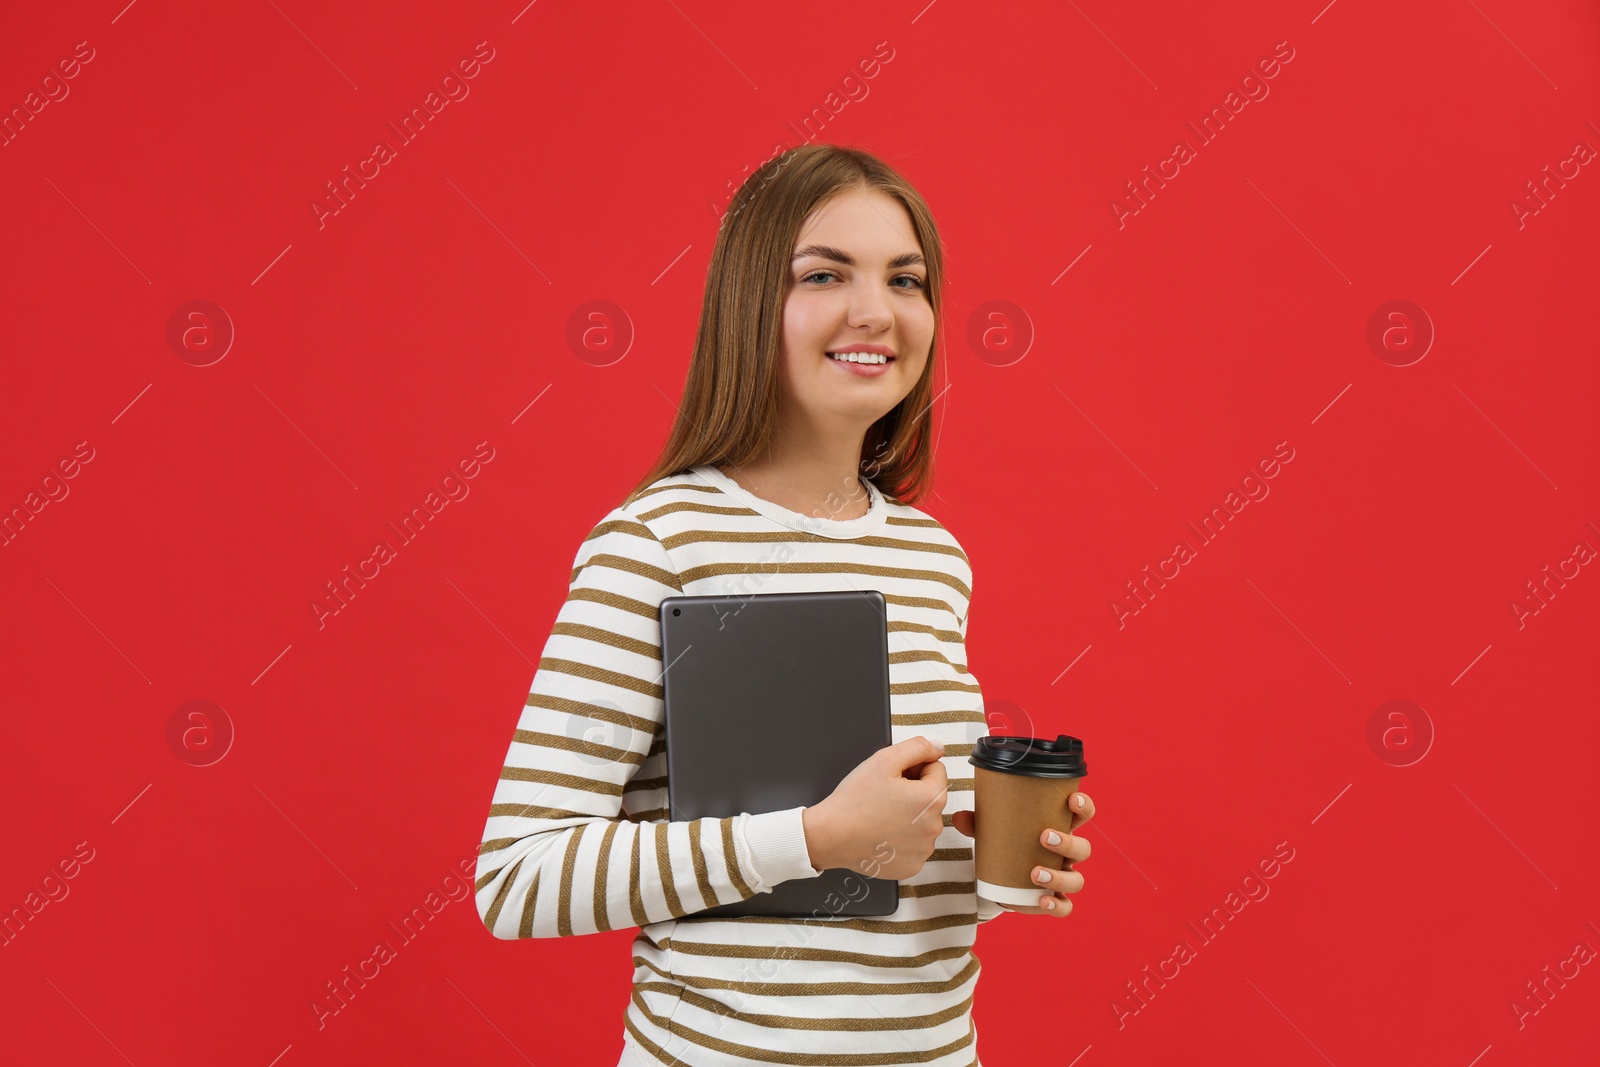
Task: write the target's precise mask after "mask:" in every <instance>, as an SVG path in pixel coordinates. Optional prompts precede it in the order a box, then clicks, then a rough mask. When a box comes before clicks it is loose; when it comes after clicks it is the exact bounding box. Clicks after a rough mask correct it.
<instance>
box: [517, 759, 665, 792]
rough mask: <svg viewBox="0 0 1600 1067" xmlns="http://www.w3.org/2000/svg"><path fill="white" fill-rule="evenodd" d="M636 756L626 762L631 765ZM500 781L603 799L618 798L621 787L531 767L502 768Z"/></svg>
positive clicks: (576, 775) (614, 783) (575, 775)
mask: <svg viewBox="0 0 1600 1067" xmlns="http://www.w3.org/2000/svg"><path fill="white" fill-rule="evenodd" d="M637 758H638V757H637V756H635V757H634V759H632V760H628V761H626V762H629V763H632V762H634V761H635V760H637ZM500 780H501V781H503V782H540V783H543V784H545V785H558V786H560V787H561V788H563V789H575V790H578V791H579V792H583V793H594V794H596V795H598V796H603V797H620V796H621V795H622V786H621V785H619V784H618V783H616V782H605V781H600V780H599V779H595V778H585V777H583V776H582V775H578V774H563V773H561V772H560V771H541V770H535V769H534V768H532V767H502V768H500Z"/></svg>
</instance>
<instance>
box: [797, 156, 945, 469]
mask: <svg viewBox="0 0 1600 1067" xmlns="http://www.w3.org/2000/svg"><path fill="white" fill-rule="evenodd" d="M795 250H796V255H795V258H794V259H793V261H792V262H791V263H790V271H789V290H788V293H787V294H786V296H785V298H784V304H783V341H782V345H781V350H780V375H779V377H780V379H781V381H782V400H781V404H780V408H781V415H780V418H781V420H782V422H783V423H784V425H785V426H786V428H791V429H793V430H794V431H796V432H798V433H800V434H801V435H802V436H803V437H805V438H810V439H813V440H828V439H833V438H835V437H836V436H838V437H854V438H856V439H858V440H859V439H860V438H861V437H862V436H863V435H864V434H865V433H866V431H867V429H868V428H870V427H871V426H872V424H873V423H874V422H876V421H877V420H878V419H880V418H882V417H883V416H884V415H886V414H888V413H889V412H890V411H892V410H893V409H894V406H895V405H896V404H898V403H900V401H901V400H903V399H905V397H906V395H907V394H908V393H910V392H911V389H912V387H913V386H915V385H916V383H917V381H918V379H919V378H920V377H921V376H922V371H923V368H924V367H926V366H927V363H928V355H929V351H930V349H931V346H932V342H933V327H934V322H933V305H932V304H930V303H929V302H928V296H927V291H926V286H927V284H928V269H927V267H926V266H925V265H924V264H923V262H922V246H921V245H920V244H919V243H918V241H917V236H916V230H915V228H914V227H913V226H912V223H911V216H910V215H909V214H908V213H907V212H906V209H905V208H904V207H902V206H901V204H900V202H899V201H898V200H896V199H895V198H894V197H892V196H889V195H888V194H886V193H882V192H879V191H877V190H875V189H874V190H868V189H864V188H860V187H856V188H851V189H847V190H845V191H844V192H842V193H840V194H838V195H837V196H835V197H833V198H832V199H830V200H826V201H824V202H823V203H821V204H819V205H818V206H817V208H816V209H815V210H814V211H813V212H812V214H811V216H810V217H809V218H808V219H807V220H806V222H805V224H804V225H803V226H801V228H800V235H799V238H798V240H797V241H796V242H795ZM863 350H866V351H885V352H888V353H892V354H893V356H894V358H893V359H892V360H891V361H890V362H889V363H888V364H887V365H886V366H882V367H875V366H864V368H863V369H865V370H867V371H869V372H871V373H861V371H860V369H858V368H857V365H855V364H850V363H841V362H838V361H836V360H834V359H832V358H830V357H829V356H828V353H829V352H861V351H863Z"/></svg>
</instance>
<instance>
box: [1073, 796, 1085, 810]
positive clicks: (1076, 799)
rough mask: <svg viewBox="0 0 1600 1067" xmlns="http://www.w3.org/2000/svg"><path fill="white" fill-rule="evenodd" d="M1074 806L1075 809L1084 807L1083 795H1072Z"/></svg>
mask: <svg viewBox="0 0 1600 1067" xmlns="http://www.w3.org/2000/svg"><path fill="white" fill-rule="evenodd" d="M1072 805H1073V807H1077V808H1081V807H1083V794H1082V793H1074V794H1072Z"/></svg>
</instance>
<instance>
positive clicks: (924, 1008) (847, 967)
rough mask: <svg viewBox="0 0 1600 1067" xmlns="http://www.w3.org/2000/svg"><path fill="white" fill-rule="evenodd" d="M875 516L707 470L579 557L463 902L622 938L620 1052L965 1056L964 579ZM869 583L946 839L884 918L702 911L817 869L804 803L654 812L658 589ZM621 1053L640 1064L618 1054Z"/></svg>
mask: <svg viewBox="0 0 1600 1067" xmlns="http://www.w3.org/2000/svg"><path fill="white" fill-rule="evenodd" d="M863 484H864V486H865V488H866V490H867V492H868V494H869V496H870V498H871V502H870V508H869V510H868V511H867V513H866V514H865V515H863V516H861V517H859V518H854V519H833V518H824V517H816V516H808V515H802V514H800V513H798V512H794V511H790V510H788V509H787V508H784V507H782V506H780V505H778V504H776V503H774V502H772V501H769V500H766V499H765V498H762V497H758V496H756V495H755V494H753V493H750V492H749V491H747V490H746V489H744V488H743V487H742V486H740V485H739V484H738V483H737V482H735V481H733V480H732V479H731V478H729V477H728V476H727V475H725V474H723V473H722V472H721V471H719V470H718V469H717V468H715V467H712V466H709V465H704V466H698V467H694V468H692V469H689V470H685V471H680V472H679V473H677V474H674V475H670V476H667V477H665V478H662V479H660V480H658V481H656V482H655V483H653V484H652V485H650V486H649V487H648V488H647V489H646V490H645V491H644V492H643V494H641V495H640V496H638V497H636V498H635V499H634V500H633V501H632V502H631V503H628V504H625V505H623V506H621V507H618V508H615V509H613V510H612V511H611V512H610V513H608V514H607V515H606V516H605V517H604V518H603V519H602V520H601V521H600V522H599V524H598V525H596V526H595V527H594V529H593V531H592V532H591V533H590V534H589V536H588V537H587V538H585V539H584V541H583V544H582V545H581V546H580V547H579V549H578V552H577V555H576V557H575V558H574V559H573V566H572V580H571V585H570V588H569V590H568V592H567V596H566V600H565V601H564V602H563V604H562V606H561V609H560V611H559V613H558V614H557V617H556V622H555V625H554V627H553V628H552V630H551V633H550V637H549V639H548V640H547V641H546V643H545V646H544V650H543V652H542V654H541V656H540V658H539V664H538V667H537V669H536V671H535V674H534V677H533V682H532V685H531V687H530V691H529V693H528V698H527V702H526V704H525V706H524V707H523V709H522V711H521V713H520V718H519V721H518V722H517V726H516V731H515V733H514V734H513V736H512V739H511V745H510V750H509V751H508V752H507V754H506V758H505V763H504V766H503V768H502V769H501V771H500V777H499V780H498V781H497V783H496V785H495V789H494V796H493V800H492V804H491V806H490V808H489V815H488V821H487V823H486V824H485V826H484V832H483V842H482V844H481V846H480V847H479V850H478V863H477V878H476V882H475V893H476V900H477V906H478V913H479V915H480V916H481V917H482V919H483V922H484V925H485V926H486V927H487V928H488V929H489V931H490V932H491V933H492V934H494V936H495V937H498V938H505V939H510V938H523V937H570V936H573V935H577V934H587V933H595V932H598V931H603V930H616V929H623V928H628V927H634V926H636V927H638V928H639V930H638V933H637V935H636V936H635V937H634V939H633V945H632V949H633V967H634V971H633V992H632V997H631V999H630V1001H629V1003H628V1005H627V1009H626V1012H625V1013H624V1017H623V1034H622V1037H623V1042H624V1044H625V1045H626V1046H627V1051H628V1053H629V1055H630V1056H636V1057H638V1059H639V1061H640V1062H644V1063H652V1064H674V1065H682V1067H724V1065H733V1064H746V1063H749V1062H751V1061H757V1062H761V1063H772V1064H796V1065H799V1064H806V1065H815V1064H828V1065H841V1064H843V1065H852V1064H855V1065H867V1064H871V1065H874V1067H895V1065H906V1067H910V1065H916V1067H971V1065H974V1064H978V1062H979V1061H978V1058H977V1029H976V1026H975V1025H974V1023H973V1021H972V1000H973V994H974V991H975V990H976V988H977V982H978V974H979V971H980V969H981V965H980V963H979V960H978V956H977V954H976V953H975V952H974V951H973V946H974V941H975V938H976V934H977V925H978V923H980V922H986V921H988V920H989V919H992V918H994V917H995V916H997V915H999V914H1000V913H1001V911H1002V909H1001V908H999V907H998V906H997V905H993V904H990V903H989V902H988V901H983V900H980V899H979V898H978V897H977V896H976V894H975V892H974V889H975V883H974V870H973V862H972V842H971V840H970V839H969V838H967V837H966V836H965V835H963V834H962V833H961V832H960V831H958V830H956V829H955V828H954V827H953V826H951V825H950V817H951V813H953V812H955V811H959V810H964V809H971V808H972V807H973V776H972V775H973V768H972V765H971V764H970V763H968V762H967V757H968V756H969V755H970V754H971V752H972V747H973V743H974V742H975V741H976V740H977V739H978V738H979V737H982V736H984V735H985V734H986V733H987V732H988V731H987V727H986V722H985V718H984V715H983V712H982V696H981V694H980V690H979V687H978V682H977V680H976V679H975V678H973V676H972V674H971V672H970V671H969V670H968V669H967V655H966V632H967V609H968V605H969V603H970V599H971V595H972V570H971V566H970V564H969V563H968V561H967V556H966V553H965V552H964V551H962V548H961V545H960V544H959V543H958V542H957V541H956V539H955V537H954V536H952V535H951V534H950V532H949V531H947V530H946V529H945V528H944V526H943V525H941V524H940V523H939V522H938V521H937V520H935V519H934V518H932V517H930V516H929V515H927V514H926V513H925V512H923V511H921V510H919V509H917V508H915V507H911V506H909V505H905V504H901V503H898V502H896V501H895V500H893V499H892V498H889V497H886V496H884V495H883V494H882V493H880V492H879V491H878V489H877V487H876V486H874V485H872V484H871V483H870V482H863ZM833 589H876V590H879V591H880V592H882V593H883V597H884V601H885V606H886V609H887V613H888V619H887V624H888V640H889V681H890V685H889V693H890V708H891V712H892V739H893V741H894V742H896V743H898V742H900V741H903V740H905V739H907V738H909V737H914V736H916V735H918V734H923V735H926V736H928V737H930V738H937V739H939V740H942V741H943V742H944V756H943V757H942V762H943V763H944V765H945V770H946V773H947V776H948V779H949V790H948V798H947V801H946V805H945V810H944V823H945V829H944V831H943V832H942V833H941V834H940V836H939V837H938V839H937V840H936V842H935V848H934V851H933V854H932V855H931V856H930V857H929V858H928V860H927V862H926V863H925V864H924V865H923V867H922V869H921V870H920V871H919V872H918V873H917V874H915V875H914V876H912V877H910V878H908V879H903V880H901V882H900V894H899V905H898V908H897V910H896V911H895V912H894V913H893V914H890V915H882V916H870V917H864V916H857V917H847V918H820V919H789V918H781V917H767V916H742V917H737V918H729V919H710V918H701V919H696V918H695V912H697V911H701V910H704V909H706V908H710V907H713V906H715V905H717V904H725V903H729V902H731V901H737V900H744V899H746V898H748V897H751V896H754V895H755V894H757V893H770V892H771V891H772V890H773V888H774V887H775V886H777V885H778V884H779V883H782V882H785V881H788V880H789V879H791V878H815V877H817V876H819V875H820V874H821V872H820V871H818V870H817V869H816V868H814V867H812V865H811V859H810V856H809V854H808V851H807V848H806V840H805V831H804V828H803V825H802V822H801V813H802V812H803V811H804V808H803V807H796V808H791V809H788V810H785V811H773V812H758V813H750V812H729V813H728V814H727V816H726V817H724V818H703V819H695V820H692V821H684V820H674V819H673V818H672V817H671V814H670V813H669V812H668V811H667V778H666V774H667V763H666V753H665V748H664V744H663V741H664V733H663V701H662V683H661V676H662V663H661V627H660V620H659V616H658V610H659V606H660V603H661V601H662V599H663V598H665V597H668V596H677V595H722V594H737V595H751V596H753V595H759V594H767V593H788V592H811V591H823V590H833ZM628 1062H633V1061H632V1060H629V1061H628Z"/></svg>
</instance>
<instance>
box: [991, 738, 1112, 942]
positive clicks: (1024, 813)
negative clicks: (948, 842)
mask: <svg viewBox="0 0 1600 1067" xmlns="http://www.w3.org/2000/svg"><path fill="white" fill-rule="evenodd" d="M967 762H969V763H971V764H972V765H973V767H974V768H976V781H975V782H974V784H973V789H974V791H975V794H976V796H975V799H974V802H973V803H974V808H975V810H974V813H973V822H974V825H973V831H974V840H973V846H972V847H973V862H974V865H975V866H976V868H977V881H978V895H979V896H980V897H983V898H984V899H985V900H990V901H993V902H994V903H996V904H1004V905H1005V906H1006V907H1008V908H1010V909H1011V910H1012V911H1021V912H1028V913H1031V914H1047V913H1045V911H1044V909H1043V908H1041V907H1039V898H1040V897H1042V896H1044V895H1045V894H1047V893H1050V892H1052V890H1050V889H1049V888H1048V887H1046V886H1042V885H1040V884H1039V883H1038V882H1035V881H1034V880H1033V869H1034V868H1035V867H1046V868H1049V869H1051V870H1058V871H1059V870H1062V869H1064V867H1065V865H1066V863H1067V858H1066V857H1065V856H1063V855H1061V853H1059V852H1052V851H1050V850H1049V849H1048V848H1046V847H1045V846H1044V845H1042V844H1040V838H1041V837H1042V836H1043V835H1044V831H1045V828H1046V827H1051V828H1053V829H1055V830H1057V831H1060V832H1062V833H1065V832H1066V831H1067V829H1068V828H1070V827H1071V826H1072V809H1071V808H1070V807H1069V806H1068V805H1069V804H1070V803H1071V802H1072V794H1074V793H1076V792H1077V791H1078V780H1079V779H1080V778H1082V777H1084V776H1085V775H1086V774H1088V773H1089V768H1088V765H1087V764H1085V763H1084V760H1083V742H1082V741H1080V740H1078V739H1077V738H1076V737H1068V736H1067V735H1066V734H1060V735H1058V736H1057V737H1056V738H1055V739H1054V740H1049V739H1047V738H1039V737H1011V736H995V735H991V736H988V737H980V738H979V739H978V741H977V743H976V744H974V745H973V746H972V755H971V756H969V757H968V759H967Z"/></svg>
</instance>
